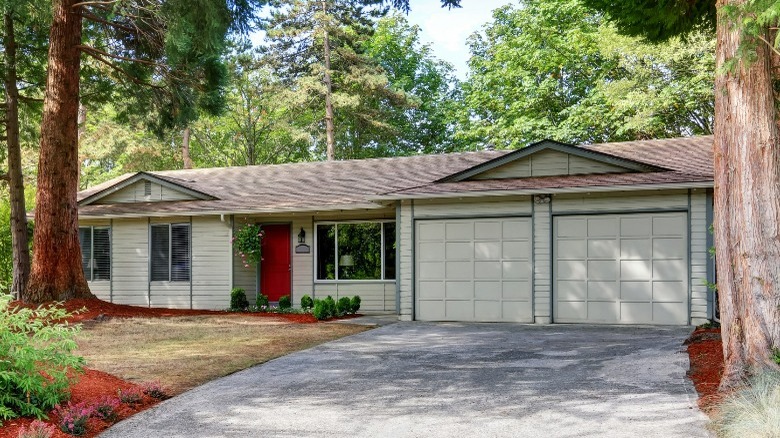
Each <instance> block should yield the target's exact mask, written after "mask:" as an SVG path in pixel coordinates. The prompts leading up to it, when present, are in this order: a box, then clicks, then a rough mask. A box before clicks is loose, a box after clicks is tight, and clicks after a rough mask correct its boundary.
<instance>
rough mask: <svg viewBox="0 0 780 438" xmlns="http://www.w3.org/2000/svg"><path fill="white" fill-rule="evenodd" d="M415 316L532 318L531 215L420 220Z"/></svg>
mask: <svg viewBox="0 0 780 438" xmlns="http://www.w3.org/2000/svg"><path fill="white" fill-rule="evenodd" d="M415 239H416V242H417V243H416V246H417V248H416V250H417V252H416V264H417V267H416V289H415V292H416V311H415V316H416V319H418V320H421V321H482V322H492V321H514V322H530V321H531V320H532V311H531V220H530V219H529V218H489V219H488V218H485V219H458V220H420V221H417V223H416V234H415Z"/></svg>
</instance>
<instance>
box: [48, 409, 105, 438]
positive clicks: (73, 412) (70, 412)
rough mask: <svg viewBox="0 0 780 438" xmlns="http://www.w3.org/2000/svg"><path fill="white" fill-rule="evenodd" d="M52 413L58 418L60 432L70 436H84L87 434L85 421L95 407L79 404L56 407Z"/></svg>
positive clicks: (93, 411)
mask: <svg viewBox="0 0 780 438" xmlns="http://www.w3.org/2000/svg"><path fill="white" fill-rule="evenodd" d="M54 413H55V414H56V415H57V417H58V420H57V422H58V424H59V426H60V430H61V431H63V432H65V433H67V434H70V435H76V436H80V435H84V434H85V433H86V432H87V421H88V420H89V418H90V417H92V415H93V414H94V413H95V407H94V406H92V405H89V404H87V402H81V403H76V404H72V403H71V402H68V404H67V405H62V406H57V407H56V409H55V410H54Z"/></svg>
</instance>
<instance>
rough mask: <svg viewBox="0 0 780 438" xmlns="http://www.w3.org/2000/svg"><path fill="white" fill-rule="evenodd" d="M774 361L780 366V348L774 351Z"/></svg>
mask: <svg viewBox="0 0 780 438" xmlns="http://www.w3.org/2000/svg"><path fill="white" fill-rule="evenodd" d="M772 360H773V361H775V363H776V364H778V365H780V348H774V349H772Z"/></svg>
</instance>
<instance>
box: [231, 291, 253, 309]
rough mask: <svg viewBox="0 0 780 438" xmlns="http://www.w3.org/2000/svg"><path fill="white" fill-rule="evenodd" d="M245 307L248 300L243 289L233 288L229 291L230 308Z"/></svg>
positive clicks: (247, 305) (247, 304)
mask: <svg viewBox="0 0 780 438" xmlns="http://www.w3.org/2000/svg"><path fill="white" fill-rule="evenodd" d="M247 307H249V301H247V299H246V292H244V289H241V288H240V287H237V288H234V289H233V290H232V291H231V292H230V310H246V308H247Z"/></svg>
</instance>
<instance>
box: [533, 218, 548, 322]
mask: <svg viewBox="0 0 780 438" xmlns="http://www.w3.org/2000/svg"><path fill="white" fill-rule="evenodd" d="M533 226H534V230H533V232H534V235H533V239H534V284H533V288H534V298H533V303H534V322H535V323H537V324H549V323H550V322H551V321H552V316H551V315H550V308H551V307H552V306H551V303H552V281H551V280H552V272H551V271H550V265H551V263H552V261H551V260H552V259H551V257H552V255H551V254H552V249H551V246H550V235H551V234H550V233H551V231H550V227H551V226H552V220H551V216H550V204H546V203H541V204H534V217H533Z"/></svg>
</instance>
